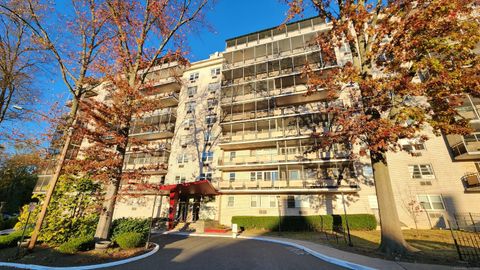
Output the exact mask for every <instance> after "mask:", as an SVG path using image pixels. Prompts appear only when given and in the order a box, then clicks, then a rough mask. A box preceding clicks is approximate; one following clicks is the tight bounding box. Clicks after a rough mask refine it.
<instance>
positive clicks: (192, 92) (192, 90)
mask: <svg viewBox="0 0 480 270" xmlns="http://www.w3.org/2000/svg"><path fill="white" fill-rule="evenodd" d="M187 94H188V97H193V96H195V95H196V94H197V87H196V86H191V87H188V88H187Z"/></svg>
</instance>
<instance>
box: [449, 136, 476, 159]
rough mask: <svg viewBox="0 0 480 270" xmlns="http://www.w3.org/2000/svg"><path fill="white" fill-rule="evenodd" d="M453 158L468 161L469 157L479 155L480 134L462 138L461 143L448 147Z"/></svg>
mask: <svg viewBox="0 0 480 270" xmlns="http://www.w3.org/2000/svg"><path fill="white" fill-rule="evenodd" d="M450 147H451V149H452V153H453V156H454V157H455V158H458V159H468V157H469V156H471V158H474V156H473V155H475V156H478V155H480V133H472V134H471V135H467V136H463V138H462V141H461V142H459V143H456V144H454V145H452V146H450Z"/></svg>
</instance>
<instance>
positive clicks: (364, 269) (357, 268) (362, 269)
mask: <svg viewBox="0 0 480 270" xmlns="http://www.w3.org/2000/svg"><path fill="white" fill-rule="evenodd" d="M161 234H171V235H181V236H187V237H190V236H199V237H222V238H232V236H231V235H218V234H198V233H183V232H163V233H161ZM236 238H238V239H246V240H256V241H263V242H270V243H276V244H281V245H285V246H290V247H294V248H298V249H301V250H303V251H305V252H307V253H309V254H310V255H312V256H314V257H316V258H318V259H320V260H324V261H326V262H329V263H331V264H335V265H338V266H341V267H345V268H348V269H352V270H375V268H371V267H368V266H364V265H360V264H356V263H352V262H348V261H345V260H341V259H337V258H334V257H330V256H327V255H324V254H321V253H319V252H316V251H314V250H312V249H309V248H307V247H304V246H302V245H300V244H296V243H292V242H289V241H283V240H277V239H271V238H266V237H254V236H241V235H240V236H237V237H236Z"/></svg>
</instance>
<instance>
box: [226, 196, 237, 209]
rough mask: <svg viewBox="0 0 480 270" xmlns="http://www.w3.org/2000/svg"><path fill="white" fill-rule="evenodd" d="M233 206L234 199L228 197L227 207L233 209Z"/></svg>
mask: <svg viewBox="0 0 480 270" xmlns="http://www.w3.org/2000/svg"><path fill="white" fill-rule="evenodd" d="M234 205H235V197H233V196H228V202H227V206H228V207H233V206H234Z"/></svg>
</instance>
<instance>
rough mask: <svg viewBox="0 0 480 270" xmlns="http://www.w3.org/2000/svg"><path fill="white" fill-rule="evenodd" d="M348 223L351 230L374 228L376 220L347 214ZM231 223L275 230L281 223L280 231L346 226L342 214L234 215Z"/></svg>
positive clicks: (368, 216) (337, 228)
mask: <svg viewBox="0 0 480 270" xmlns="http://www.w3.org/2000/svg"><path fill="white" fill-rule="evenodd" d="M347 218H348V225H349V226H350V229H352V230H375V229H376V228H377V221H376V219H375V216H374V215H370V214H352V215H347ZM232 223H236V224H238V226H239V227H243V228H244V229H264V230H271V231H275V230H278V225H279V224H280V225H281V230H282V231H325V230H341V229H342V228H346V222H345V217H344V215H316V216H283V217H281V220H280V218H279V217H278V216H260V217H257V216H234V217H232Z"/></svg>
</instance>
